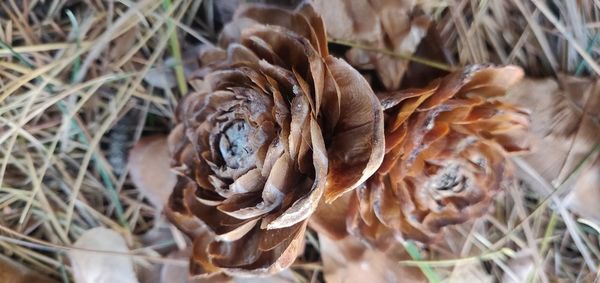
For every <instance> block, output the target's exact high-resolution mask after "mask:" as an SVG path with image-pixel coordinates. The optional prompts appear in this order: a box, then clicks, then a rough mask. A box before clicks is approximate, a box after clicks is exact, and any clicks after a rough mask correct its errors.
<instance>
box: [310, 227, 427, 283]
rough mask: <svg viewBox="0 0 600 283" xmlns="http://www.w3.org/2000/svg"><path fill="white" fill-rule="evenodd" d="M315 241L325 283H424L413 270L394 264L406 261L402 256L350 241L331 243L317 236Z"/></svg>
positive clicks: (422, 277)
mask: <svg viewBox="0 0 600 283" xmlns="http://www.w3.org/2000/svg"><path fill="white" fill-rule="evenodd" d="M319 241H320V247H321V258H322V260H323V275H324V276H325V281H326V282H327V283H341V282H344V283H364V282H378V283H403V282H411V283H414V282H427V281H426V279H425V277H424V276H423V275H422V273H421V271H420V270H419V269H418V268H417V267H408V266H401V265H400V264H399V263H398V262H399V261H400V260H406V259H408V256H407V255H406V254H396V253H394V254H393V253H389V252H388V253H384V252H381V251H379V250H376V249H368V248H366V246H365V245H363V244H361V243H360V242H358V241H357V240H355V239H354V238H352V237H346V238H345V239H343V240H337V241H334V240H331V239H329V238H327V237H326V236H323V235H320V237H319ZM395 250H398V249H395ZM400 250H401V248H400Z"/></svg>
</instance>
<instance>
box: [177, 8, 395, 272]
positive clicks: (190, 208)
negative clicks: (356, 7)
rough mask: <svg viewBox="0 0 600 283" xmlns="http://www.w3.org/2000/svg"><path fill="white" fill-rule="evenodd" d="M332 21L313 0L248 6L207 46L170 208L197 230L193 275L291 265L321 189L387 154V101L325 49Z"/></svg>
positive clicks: (366, 172) (183, 125) (345, 182)
mask: <svg viewBox="0 0 600 283" xmlns="http://www.w3.org/2000/svg"><path fill="white" fill-rule="evenodd" d="M324 30H325V28H324V26H323V22H322V20H321V18H320V17H319V15H317V14H316V13H315V11H314V10H313V8H312V7H311V6H309V5H302V6H300V7H299V8H298V9H296V10H295V11H293V12H292V11H287V10H283V9H279V8H274V7H270V6H258V5H252V6H245V7H243V8H242V9H241V10H239V11H238V12H237V13H236V15H235V17H234V21H233V22H232V23H230V24H229V25H228V26H226V27H225V28H224V32H223V33H222V35H221V38H220V44H221V47H222V48H213V49H205V50H204V51H203V53H202V54H201V55H200V63H201V64H200V65H201V68H200V69H198V70H197V71H196V72H195V75H194V77H193V78H192V80H191V81H190V84H192V86H193V87H194V89H195V91H194V92H193V93H190V94H188V95H187V96H186V97H185V98H184V99H183V100H182V101H181V102H180V104H179V106H178V109H177V118H178V121H179V122H178V124H177V126H176V127H175V128H174V129H173V131H172V132H171V134H170V136H169V146H170V152H171V156H172V159H173V168H174V169H175V170H176V171H177V172H178V174H179V176H178V182H177V185H176V186H175V189H174V191H173V193H172V195H171V197H170V199H169V203H168V207H167V214H168V216H169V217H170V219H171V221H172V222H173V223H175V224H176V225H177V226H178V227H179V228H180V229H181V230H183V231H184V232H185V233H186V234H187V235H189V236H190V237H191V238H192V239H193V245H194V254H193V255H192V258H191V272H192V274H193V275H198V274H210V273H214V272H219V271H223V272H226V273H228V274H257V273H263V274H264V273H274V272H277V271H279V270H281V269H283V268H286V267H288V266H289V265H290V264H291V263H292V262H293V261H294V259H295V258H296V255H297V251H298V249H299V248H300V247H301V244H302V240H303V238H304V231H305V228H306V223H307V219H308V217H309V216H310V215H311V214H312V212H313V211H314V210H315V209H316V206H317V204H318V203H319V200H320V199H321V197H322V195H324V197H325V199H326V200H329V201H332V200H334V199H335V198H337V197H338V196H340V195H341V194H342V193H344V192H346V191H349V190H352V189H354V188H356V187H357V186H358V185H360V184H361V183H363V182H364V181H365V180H366V179H367V178H368V177H369V176H370V175H372V174H373V173H374V172H375V171H376V170H377V168H378V167H379V165H380V164H381V162H382V160H383V152H384V134H383V112H382V109H381V105H380V103H379V101H378V99H377V97H376V96H375V94H374V93H373V91H372V90H371V88H370V86H369V85H368V83H367V82H366V80H364V79H363V78H362V76H361V75H360V74H359V73H358V72H357V71H356V70H354V69H352V68H351V67H350V66H349V65H348V64H347V63H345V62H344V61H343V60H339V59H336V58H333V57H331V56H330V55H328V49H327V38H326V36H325V32H324ZM203 225H207V226H208V227H209V228H210V230H212V231H213V232H214V233H215V234H216V238H215V239H214V240H213V239H212V238H211V237H209V236H206V234H203V233H201V232H200V231H201V230H202V229H201V227H202V226H203Z"/></svg>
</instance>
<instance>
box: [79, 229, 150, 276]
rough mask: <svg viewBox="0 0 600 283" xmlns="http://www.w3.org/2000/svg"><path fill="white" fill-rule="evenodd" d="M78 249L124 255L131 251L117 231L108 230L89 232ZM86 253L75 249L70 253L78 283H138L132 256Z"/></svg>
mask: <svg viewBox="0 0 600 283" xmlns="http://www.w3.org/2000/svg"><path fill="white" fill-rule="evenodd" d="M74 247H75V248H79V249H84V250H99V251H107V252H116V253H121V254H123V253H128V252H129V248H128V247H127V244H126V243H125V240H124V239H123V237H121V235H119V234H118V233H117V232H115V231H113V230H111V229H108V228H104V227H98V228H93V229H90V230H87V231H85V232H84V233H83V234H82V235H81V236H80V237H79V239H77V242H75V244H74ZM84 250H82V251H79V250H77V249H74V250H71V251H69V258H70V259H71V267H72V268H73V277H74V278H75V282H76V283H112V282H122V283H137V282H138V280H137V278H136V275H135V272H134V271H133V262H132V260H131V257H128V256H126V255H115V254H109V253H94V252H91V251H84Z"/></svg>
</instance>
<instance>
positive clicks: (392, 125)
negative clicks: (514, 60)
mask: <svg viewBox="0 0 600 283" xmlns="http://www.w3.org/2000/svg"><path fill="white" fill-rule="evenodd" d="M522 76H523V72H522V70H521V69H519V68H518V67H514V66H507V67H493V66H487V65H476V66H471V67H468V68H466V69H464V70H461V71H458V72H454V73H451V74H450V75H448V76H446V77H444V78H441V79H438V80H435V81H433V82H431V84H429V86H428V87H426V88H423V89H411V90H404V91H397V92H391V93H386V94H382V95H381V97H380V98H381V103H382V105H383V107H384V116H385V144H386V149H385V157H384V161H383V163H382V165H381V167H380V168H379V169H378V171H377V173H375V174H374V175H373V176H372V177H370V178H369V179H368V180H367V181H366V182H365V183H363V184H362V185H361V186H359V187H358V188H357V189H356V190H355V192H353V195H352V197H351V199H350V200H349V209H348V211H349V212H348V214H347V219H346V221H347V228H348V231H349V232H350V234H353V235H355V236H357V237H360V238H362V239H364V240H366V241H367V242H369V243H372V244H381V242H385V241H389V240H390V239H392V240H393V239H413V240H418V241H421V242H424V243H431V242H433V241H435V240H437V239H439V238H440V236H441V235H442V233H441V229H442V228H444V227H446V226H448V225H452V224H459V223H464V222H466V221H468V220H469V219H473V218H475V217H479V216H481V215H482V214H483V213H484V212H486V211H487V209H488V207H489V205H490V203H491V202H492V200H493V197H494V195H495V194H496V193H497V192H498V191H500V190H502V189H503V188H506V187H508V186H511V185H513V184H514V181H515V176H514V174H513V169H512V165H511V163H510V160H509V159H508V154H509V153H516V152H522V151H525V150H527V146H526V145H525V144H524V143H523V142H522V140H521V139H522V137H521V136H519V135H518V133H519V132H520V131H523V130H524V129H526V128H527V127H528V124H529V115H528V112H527V111H525V110H523V109H520V108H518V107H515V106H513V105H510V104H507V103H503V102H502V101H501V100H499V98H501V97H502V96H503V95H504V94H505V92H506V90H507V88H508V87H510V86H511V85H513V84H514V83H515V82H517V81H518V80H519V79H520V78H521V77H522Z"/></svg>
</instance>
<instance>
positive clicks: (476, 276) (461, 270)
mask: <svg viewBox="0 0 600 283" xmlns="http://www.w3.org/2000/svg"><path fill="white" fill-rule="evenodd" d="M446 282H447V283H462V282H479V283H492V282H495V281H494V276H492V275H490V274H489V273H487V272H486V271H485V270H484V269H483V265H481V264H473V263H464V264H460V263H459V264H457V265H456V266H454V269H453V270H452V274H451V275H450V277H449V278H448V280H447V281H446Z"/></svg>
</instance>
